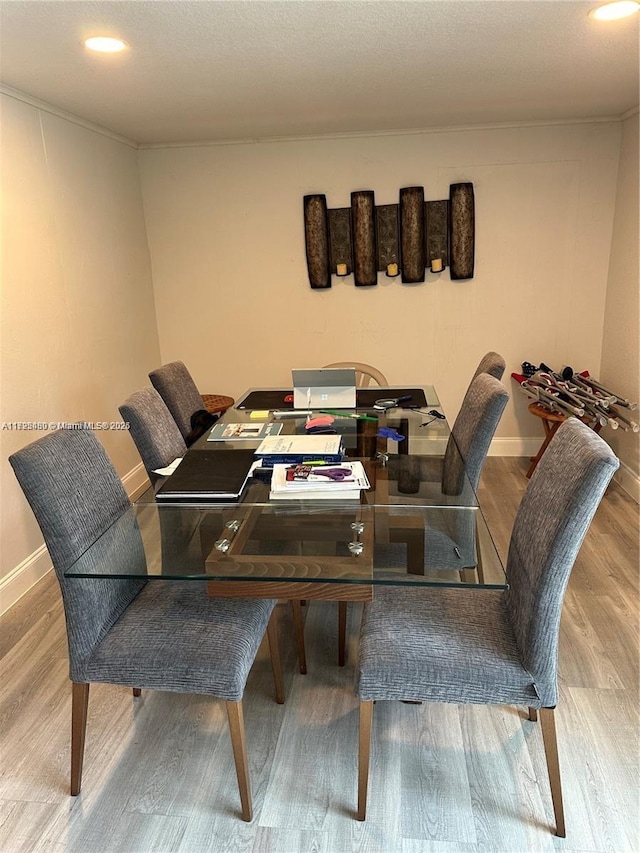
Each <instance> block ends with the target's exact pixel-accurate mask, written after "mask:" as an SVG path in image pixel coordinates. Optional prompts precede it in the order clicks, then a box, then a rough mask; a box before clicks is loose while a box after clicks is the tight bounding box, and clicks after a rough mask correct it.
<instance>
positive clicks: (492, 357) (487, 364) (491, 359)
mask: <svg viewBox="0 0 640 853" xmlns="http://www.w3.org/2000/svg"><path fill="white" fill-rule="evenodd" d="M505 367H506V363H505V360H504V358H503V357H502V356H501V355H500V353H498V352H493V351H491V352H487V353H485V354H484V355H483V356H482V358H481V359H480V363H479V364H478V366H477V367H476V372H475V373H474V374H473V376H472V377H471V381H472V382H473V380H474V379H475V378H476V376H479V375H480V374H481V373H490V374H491V376H495V378H496V379H502V374H503V373H504V369H505Z"/></svg>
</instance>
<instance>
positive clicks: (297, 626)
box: [291, 600, 307, 675]
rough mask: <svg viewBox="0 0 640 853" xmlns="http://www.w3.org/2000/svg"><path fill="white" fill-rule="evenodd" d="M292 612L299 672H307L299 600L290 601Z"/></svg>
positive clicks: (304, 673)
mask: <svg viewBox="0 0 640 853" xmlns="http://www.w3.org/2000/svg"><path fill="white" fill-rule="evenodd" d="M291 612H292V613H293V628H294V631H295V634H296V649H297V650H298V666H299V668H300V674H301V675H306V674H307V655H306V652H305V648H304V623H303V621H302V605H301V604H300V602H299V601H294V600H292V601H291Z"/></svg>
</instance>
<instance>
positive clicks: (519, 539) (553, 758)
mask: <svg viewBox="0 0 640 853" xmlns="http://www.w3.org/2000/svg"><path fill="white" fill-rule="evenodd" d="M618 465H619V462H618V459H617V458H616V456H615V455H614V454H613V452H612V451H611V449H610V448H609V447H608V445H607V444H605V442H604V441H603V440H602V439H601V438H600V437H599V436H597V435H596V434H595V433H594V432H593V431H592V430H590V429H589V427H587V426H585V424H583V423H581V422H580V421H578V420H576V419H575V418H571V419H569V420H568V421H567V422H566V423H565V424H563V425H562V426H561V427H560V429H559V430H558V432H557V433H556V435H555V436H554V438H553V440H552V442H551V444H550V445H549V448H548V450H547V452H546V453H545V455H544V456H543V458H542V460H541V462H540V464H539V465H538V468H537V469H536V471H535V473H534V475H533V477H532V478H531V480H530V482H529V485H528V488H527V491H526V493H525V495H524V497H523V499H522V502H521V504H520V507H519V509H518V512H517V515H516V519H515V523H514V527H513V532H512V535H511V543H510V546H509V555H508V559H507V567H506V572H507V580H508V582H509V589H508V590H506V591H502V590H493V589H483V590H478V589H475V590H474V589H469V588H461V589H453V588H446V589H445V588H434V587H431V588H426V587H425V588H420V589H418V588H415V587H413V588H406V587H405V588H400V587H377V588H376V590H375V593H374V598H373V601H372V602H371V603H370V604H366V605H365V607H364V614H363V620H362V631H361V636H360V657H359V662H358V667H357V674H356V692H357V695H358V697H359V699H360V748H359V774H358V819H359V820H364V818H365V812H366V799H367V783H368V773H369V754H370V742H371V726H372V714H373V702H374V701H376V700H385V699H400V700H413V701H415V700H419V701H425V700H431V701H434V702H452V703H456V704H468V703H475V704H486V705H491V704H497V705H524V706H525V707H528V708H529V719H531V720H535V719H537V710H540V722H541V725H542V736H543V740H544V746H545V754H546V758H547V768H548V772H549V781H550V784H551V795H552V799H553V806H554V813H555V820H556V834H557V835H559V836H562V837H564V835H565V825H564V812H563V805H562V793H561V785H560V768H559V764H558V752H557V745H556V733H555V721H554V713H553V709H554V707H555V705H556V702H557V699H558V687H557V656H558V634H559V628H560V614H561V611H562V602H563V599H564V592H565V589H566V586H567V582H568V580H569V575H570V573H571V569H572V567H573V563H574V561H575V558H576V556H577V553H578V551H579V549H580V546H581V544H582V541H583V539H584V537H585V535H586V532H587V530H588V528H589V524H590V523H591V519H592V518H593V515H594V513H595V511H596V509H597V507H598V504H599V503H600V500H601V498H602V495H603V494H604V491H605V489H606V487H607V485H608V483H609V481H610V479H611V477H612V476H613V474H614V472H615V470H616V469H617V467H618Z"/></svg>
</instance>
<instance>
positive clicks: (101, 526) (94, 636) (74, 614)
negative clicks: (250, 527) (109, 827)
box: [9, 430, 284, 821]
mask: <svg viewBox="0 0 640 853" xmlns="http://www.w3.org/2000/svg"><path fill="white" fill-rule="evenodd" d="M9 461H10V463H11V465H12V467H13V469H14V471H15V474H16V477H17V479H18V482H19V483H20V486H21V487H22V490H23V492H24V494H25V496H26V498H27V500H28V502H29V504H30V505H31V508H32V510H33V512H34V515H35V517H36V520H37V521H38V524H39V525H40V529H41V531H42V534H43V536H44V540H45V544H46V546H47V548H48V550H49V555H50V557H51V559H52V562H53V566H54V569H55V572H56V575H57V579H58V582H59V584H60V588H61V591H62V599H63V604H64V611H65V618H66V626H67V640H68V649H69V673H70V678H71V681H72V711H71V794H72V795H73V796H75V795H77V794H79V793H80V787H81V781H82V763H83V756H84V742H85V731H86V723H87V708H88V701H89V686H90V684H91V683H92V682H100V683H106V684H119V685H125V686H129V687H132V688H133V693H134V696H138V695H140V691H141V689H142V688H148V689H150V690H163V691H173V692H177V693H199V694H207V695H210V696H213V697H216V698H218V699H223V700H224V701H225V702H226V709H227V716H228V721H229V729H230V734H231V743H232V748H233V755H234V761H235V767H236V774H237V780H238V787H239V791H240V801H241V807H242V817H243V819H244V820H247V821H248V820H251V817H252V802H251V789H250V782H249V773H248V764H247V750H246V744H245V730H244V721H243V709H242V696H243V692H244V688H245V684H246V680H247V676H248V674H249V670H250V669H251V666H252V665H253V661H254V659H255V656H256V653H257V651H258V647H259V645H260V643H261V642H262V639H263V636H264V634H265V631H266V633H267V637H268V642H269V648H270V651H271V662H272V666H273V674H274V680H275V685H276V701H277V702H279V703H282V702H283V701H284V693H283V682H282V671H281V667H280V657H279V649H278V641H277V635H276V631H277V627H276V623H275V621H274V619H273V618H272V613H273V610H274V607H275V605H276V602H275V601H274V600H271V599H231V598H230V599H223V598H216V599H212V598H210V597H209V596H208V595H207V593H206V588H205V586H204V584H203V583H201V582H195V581H178V580H172V581H167V580H164V581H159V580H156V581H147V579H146V562H145V556H144V550H143V548H142V543H141V540H140V538H139V536H138V537H137V538H136V536H135V535H131V526H129V528H128V530H129V533H128V535H126V536H124V535H123V536H122V539H121V540H118V539H117V537H116V539H115V542H116V545H115V546H112V547H113V550H112V551H109V552H108V555H109V556H110V558H111V559H116V558H117V559H118V560H125V559H126V560H127V563H125V565H127V566H128V564H129V563H130V568H131V574H132V575H136V574H140V575H141V576H142V577H141V578H140V579H137V578H136V579H132V580H124V579H119V578H118V579H116V578H109V579H104V578H98V577H96V578H67V577H65V571H66V570H68V569H69V567H70V566H71V565H72V564H73V563H74V562H75V561H76V560H77V559H78V557H80V555H82V554H83V553H84V552H85V551H86V550H87V549H88V548H89V547H90V546H91V545H92V544H93V543H96V542H97V540H99V537H100V536H101V535H102V534H104V533H105V531H107V530H109V532H110V533H111V532H112V531H113V530H115V531H116V532H117V531H118V529H119V523H120V522H121V521H122V520H123V519H126V516H127V514H129V513H131V507H130V503H129V499H128V497H127V495H126V493H125V491H124V488H123V486H122V483H121V481H120V479H119V478H118V475H117V473H116V471H115V469H114V468H113V465H112V464H111V462H110V460H109V458H108V456H107V454H106V452H105V451H104V449H103V447H102V445H101V444H100V443H99V441H98V440H97V438H96V437H95V435H94V434H93V433H92V432H90V431H87V430H59V431H57V432H53V433H50V434H49V435H46V436H44V437H43V438H41V439H38V440H37V441H35V442H33V443H32V444H29V445H27V446H26V447H24V448H22V449H21V450H19V451H17V452H16V453H14V454H13V455H12V456H10V457H9ZM125 526H126V525H125ZM134 530H135V527H134ZM110 541H111V540H110ZM98 545H99V543H98ZM105 556H106V555H105Z"/></svg>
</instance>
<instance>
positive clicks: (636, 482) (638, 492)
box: [613, 462, 640, 504]
mask: <svg viewBox="0 0 640 853" xmlns="http://www.w3.org/2000/svg"><path fill="white" fill-rule="evenodd" d="M613 479H614V480H615V481H616V483H618V485H619V486H621V487H622V488H623V489H624V490H625V492H626V493H627V494H628V495H629V497H630V498H633V500H634V501H635V502H636V503H637V504H640V477H639V476H638V475H637V474H634V472H633V471H632V470H631V468H629V466H628V465H625V464H624V462H621V463H620V467H619V468H618V470H617V471H616V473H615V474H614V476H613Z"/></svg>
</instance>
